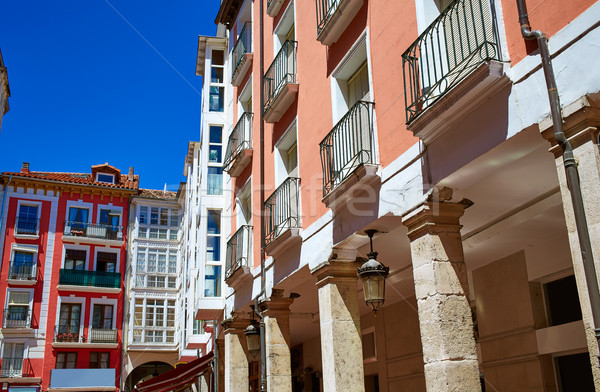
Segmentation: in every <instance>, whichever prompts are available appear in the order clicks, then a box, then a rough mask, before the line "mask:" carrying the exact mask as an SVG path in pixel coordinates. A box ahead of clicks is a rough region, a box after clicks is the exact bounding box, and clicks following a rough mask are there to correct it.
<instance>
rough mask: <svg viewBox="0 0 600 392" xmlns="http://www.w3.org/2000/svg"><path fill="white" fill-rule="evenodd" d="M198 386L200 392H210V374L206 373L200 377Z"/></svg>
mask: <svg viewBox="0 0 600 392" xmlns="http://www.w3.org/2000/svg"><path fill="white" fill-rule="evenodd" d="M198 385H199V387H200V388H199V391H200V392H210V372H209V371H206V372H204V373H202V374H201V375H200V377H198Z"/></svg>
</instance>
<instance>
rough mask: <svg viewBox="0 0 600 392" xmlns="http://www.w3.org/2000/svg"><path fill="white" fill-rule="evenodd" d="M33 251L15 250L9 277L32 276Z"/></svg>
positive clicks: (33, 264)
mask: <svg viewBox="0 0 600 392" xmlns="http://www.w3.org/2000/svg"><path fill="white" fill-rule="evenodd" d="M34 256H35V253H32V252H22V251H15V252H14V254H13V261H12V264H11V266H10V272H9V277H11V278H13V279H14V278H16V279H30V278H33V273H34V267H35V261H34Z"/></svg>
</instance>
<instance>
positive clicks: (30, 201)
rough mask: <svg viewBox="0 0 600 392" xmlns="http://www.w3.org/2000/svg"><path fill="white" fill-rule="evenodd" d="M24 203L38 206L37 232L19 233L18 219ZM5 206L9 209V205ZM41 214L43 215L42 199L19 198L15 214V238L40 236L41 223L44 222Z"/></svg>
mask: <svg viewBox="0 0 600 392" xmlns="http://www.w3.org/2000/svg"><path fill="white" fill-rule="evenodd" d="M22 205H26V206H32V207H37V228H36V234H17V221H18V220H19V213H20V210H21V206H22ZM5 208H6V209H7V210H8V207H5ZM41 216H42V202H41V201H34V200H29V199H18V200H17V213H16V215H15V230H14V233H13V236H14V237H15V238H39V236H40V225H41V223H42V220H41Z"/></svg>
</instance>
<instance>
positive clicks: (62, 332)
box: [54, 325, 85, 343]
mask: <svg viewBox="0 0 600 392" xmlns="http://www.w3.org/2000/svg"><path fill="white" fill-rule="evenodd" d="M54 341H55V342H60V343H85V336H84V335H83V334H82V333H81V327H80V326H79V325H73V326H72V325H57V326H56V327H54Z"/></svg>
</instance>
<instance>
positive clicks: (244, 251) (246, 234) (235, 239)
mask: <svg viewBox="0 0 600 392" xmlns="http://www.w3.org/2000/svg"><path fill="white" fill-rule="evenodd" d="M251 243H252V226H242V227H240V228H239V229H238V231H236V232H235V234H234V235H233V236H232V237H231V238H230V239H229V241H227V258H226V259H225V260H226V261H225V269H226V271H225V279H227V278H229V277H230V276H231V275H233V273H234V272H235V270H237V269H238V268H240V267H249V260H250V244H251Z"/></svg>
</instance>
